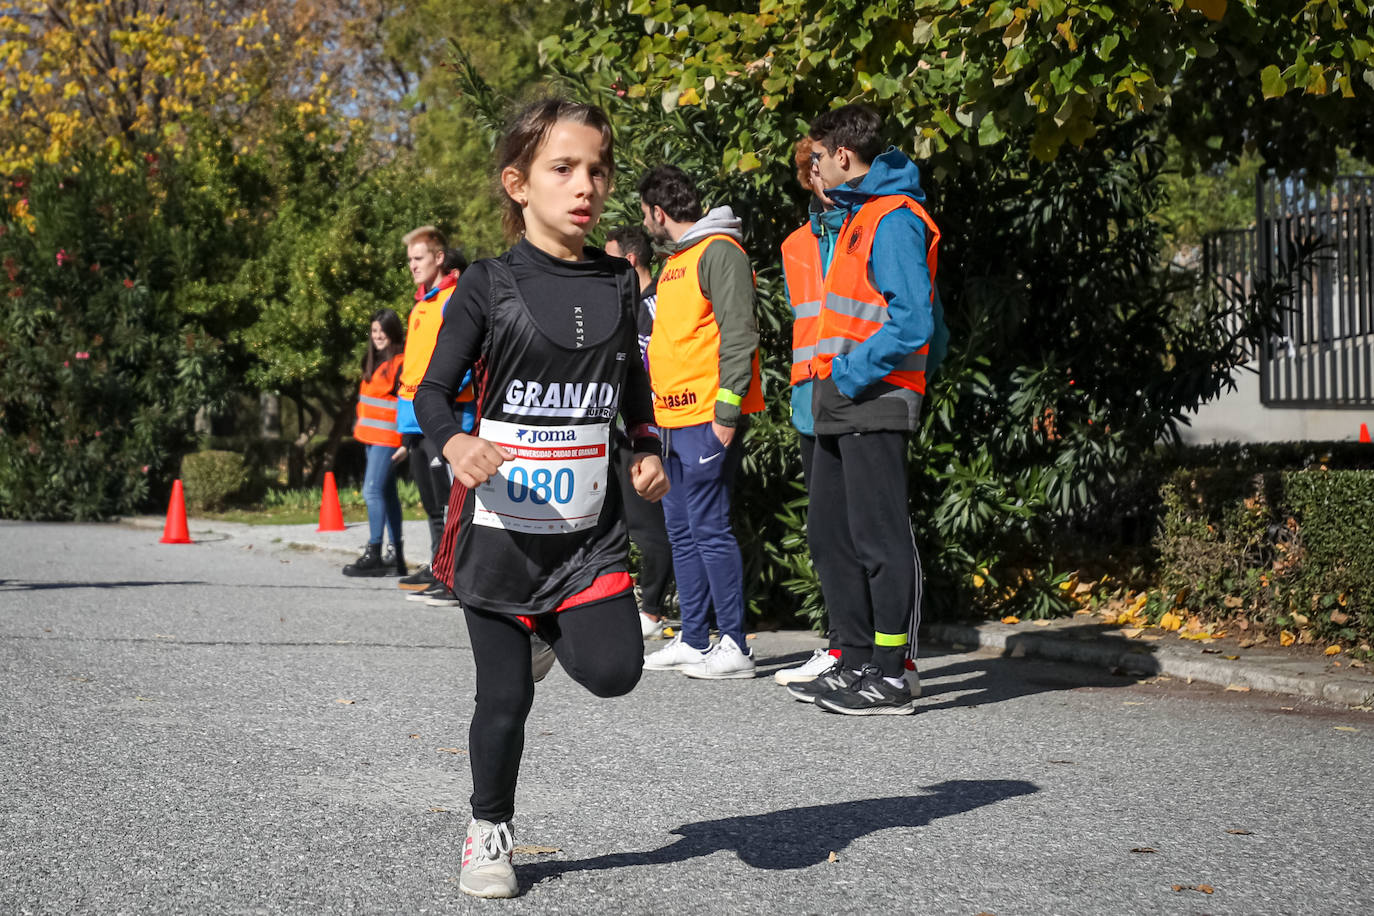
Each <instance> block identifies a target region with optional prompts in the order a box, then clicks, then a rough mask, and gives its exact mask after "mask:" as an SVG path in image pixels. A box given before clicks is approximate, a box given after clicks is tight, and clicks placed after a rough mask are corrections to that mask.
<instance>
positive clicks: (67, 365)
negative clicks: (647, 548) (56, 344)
mask: <svg viewBox="0 0 1374 916" xmlns="http://www.w3.org/2000/svg"><path fill="white" fill-rule="evenodd" d="M71 366H72V364H71V362H70V361H68V360H65V359H64V360H62V368H63V369H70V368H71Z"/></svg>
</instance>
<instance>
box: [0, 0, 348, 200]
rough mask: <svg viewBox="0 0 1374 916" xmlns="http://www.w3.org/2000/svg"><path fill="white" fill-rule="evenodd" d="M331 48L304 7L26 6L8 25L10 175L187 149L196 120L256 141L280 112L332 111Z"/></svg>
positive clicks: (0, 42) (1, 55)
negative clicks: (222, 124) (324, 64)
mask: <svg viewBox="0 0 1374 916" xmlns="http://www.w3.org/2000/svg"><path fill="white" fill-rule="evenodd" d="M323 44H324V42H323V36H322V35H321V33H320V30H319V28H318V27H317V26H315V25H313V24H312V20H311V19H310V18H309V17H304V16H302V15H301V11H300V10H296V9H294V5H292V4H262V3H257V4H254V3H248V2H239V0H207V2H205V3H177V2H167V0H160V2H158V0H112V2H91V0H14V2H12V3H10V4H8V5H7V6H6V7H5V9H4V13H3V15H0V60H3V62H4V66H3V67H2V68H0V108H3V110H4V111H5V113H6V115H5V117H4V118H3V119H2V120H0V173H4V174H15V173H18V172H22V171H24V170H25V169H27V168H30V167H32V165H33V164H34V163H36V162H40V161H42V162H57V161H59V160H61V159H63V158H64V157H65V156H66V155H67V154H69V153H70V152H72V151H73V150H76V149H89V148H92V147H103V148H104V149H105V150H106V151H107V152H110V153H114V154H115V155H116V156H118V155H120V154H123V153H129V152H131V151H133V150H134V149H137V148H140V147H145V146H151V145H159V146H162V147H164V148H167V147H170V148H172V149H176V148H179V147H180V146H182V145H184V144H185V142H186V141H187V131H186V122H187V119H188V118H189V117H191V116H205V115H209V116H219V117H224V118H228V119H232V121H233V122H234V123H236V124H238V125H240V129H241V131H242V132H243V135H244V136H251V135H252V133H253V131H254V129H255V127H256V126H263V125H266V124H268V123H270V112H271V109H272V107H273V105H274V104H275V103H278V102H280V101H283V100H288V99H289V100H294V101H295V102H296V103H297V104H299V105H300V106H302V108H303V113H304V114H312V113H316V112H318V111H320V110H322V109H324V108H326V107H327V106H328V105H329V103H330V94H331V90H332V88H333V87H332V85H331V83H330V80H329V74H328V73H327V72H326V71H324V70H322V69H321V68H320V67H319V64H318V61H319V59H320V52H321V49H322V47H323Z"/></svg>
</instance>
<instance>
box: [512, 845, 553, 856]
mask: <svg viewBox="0 0 1374 916" xmlns="http://www.w3.org/2000/svg"><path fill="white" fill-rule="evenodd" d="M562 851H563V850H561V849H559V848H558V847H557V846H516V847H515V848H514V849H512V850H511V852H513V853H516V854H518V855H522V856H547V855H552V854H553V853H555V852H562Z"/></svg>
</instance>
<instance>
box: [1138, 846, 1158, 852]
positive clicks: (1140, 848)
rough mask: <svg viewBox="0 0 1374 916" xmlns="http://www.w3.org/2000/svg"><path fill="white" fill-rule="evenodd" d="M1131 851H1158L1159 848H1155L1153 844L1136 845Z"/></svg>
mask: <svg viewBox="0 0 1374 916" xmlns="http://www.w3.org/2000/svg"><path fill="white" fill-rule="evenodd" d="M1131 852H1159V850H1158V849H1155V848H1154V847H1153V846H1137V847H1136V848H1135V849H1132V850H1131Z"/></svg>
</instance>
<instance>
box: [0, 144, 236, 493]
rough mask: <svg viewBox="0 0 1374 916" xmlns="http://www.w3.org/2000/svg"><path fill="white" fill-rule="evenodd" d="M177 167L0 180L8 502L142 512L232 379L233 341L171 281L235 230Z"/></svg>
mask: <svg viewBox="0 0 1374 916" xmlns="http://www.w3.org/2000/svg"><path fill="white" fill-rule="evenodd" d="M165 168H166V164H165V163H163V164H161V165H160V164H159V163H157V162H156V160H154V159H152V158H151V157H150V159H149V160H148V161H147V163H146V168H144V169H137V170H135V169H129V168H115V167H112V163H111V162H110V161H109V160H106V159H103V158H101V157H99V156H87V157H83V158H81V159H79V160H76V161H73V162H64V163H61V164H60V165H55V166H42V167H39V168H37V169H35V171H34V172H33V174H32V175H29V176H26V177H23V178H18V179H13V180H11V181H9V182H8V183H7V184H6V186H4V188H3V191H0V193H2V194H3V202H2V203H3V216H2V217H0V218H2V219H3V221H2V222H0V260H3V263H4V269H5V279H4V284H3V285H4V299H3V311H2V312H0V315H2V316H3V317H0V429H2V430H3V435H0V516H3V517H8V518H56V519H72V518H74V519H93V518H102V517H107V516H110V515H116V514H120V513H126V512H130V511H134V510H135V509H136V508H138V507H139V506H140V505H141V504H142V502H143V500H144V499H145V498H146V497H147V496H148V494H149V492H150V490H149V483H148V481H149V478H150V477H151V478H153V479H154V480H157V481H164V482H165V481H166V480H167V479H168V476H169V470H170V469H172V468H174V467H175V466H176V465H175V458H176V455H177V454H178V453H179V451H180V450H181V449H182V448H184V447H185V445H186V444H187V443H188V441H189V437H188V433H189V431H190V428H191V422H190V421H191V417H192V415H193V413H194V412H195V410H196V409H197V408H199V407H200V406H202V405H206V404H210V405H213V404H216V403H219V402H220V401H221V400H222V398H223V397H224V392H225V391H226V390H227V389H228V387H229V386H228V384H227V382H228V377H227V371H226V370H227V361H226V358H225V354H224V352H223V348H222V347H221V345H220V342H219V341H218V340H217V339H216V338H215V337H214V336H213V335H212V334H210V333H207V330H206V328H205V326H204V324H203V323H202V322H201V321H199V320H198V318H197V316H195V315H193V314H186V313H183V312H181V311H179V310H178V309H177V307H176V303H175V301H174V297H173V294H172V290H174V289H176V288H178V287H179V286H182V285H184V284H186V283H187V282H189V281H190V280H191V279H192V278H193V277H196V276H199V275H201V274H202V273H203V272H204V271H205V270H206V269H208V266H209V265H210V264H212V263H213V262H214V261H215V260H216V258H217V257H218V254H217V252H218V251H219V250H220V248H221V244H223V243H226V242H227V238H226V237H225V236H224V235H223V234H222V232H221V233H220V234H217V231H218V230H217V226H216V225H215V224H210V225H208V226H206V225H202V224H200V223H198V222H197V221H196V220H195V219H194V214H196V213H198V212H200V209H201V207H202V205H203V204H204V201H203V199H202V195H201V193H200V192H199V191H198V190H197V189H196V188H193V187H188V186H186V185H184V184H182V183H180V182H179V181H178V180H177V179H176V178H175V177H174V176H169V175H167V174H165V173H164V170H165ZM218 225H219V226H223V221H222V220H221V221H220V223H219V224H218ZM207 243H208V244H207ZM216 243H220V244H216Z"/></svg>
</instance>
